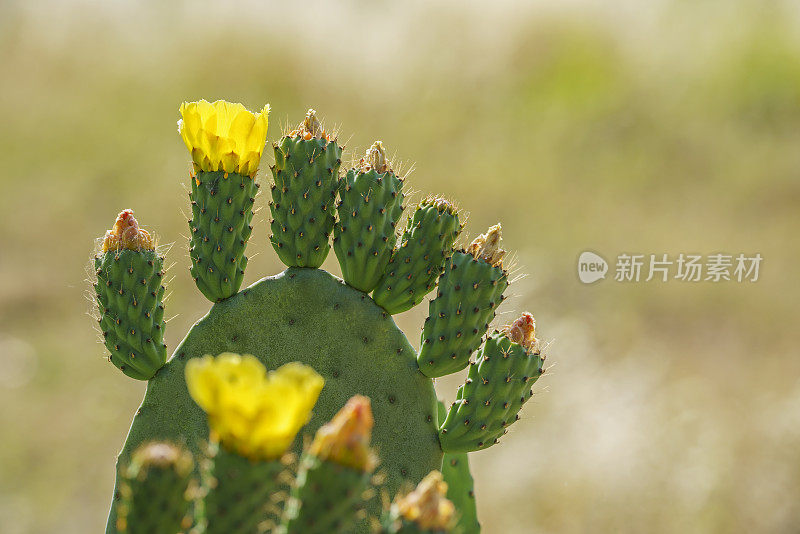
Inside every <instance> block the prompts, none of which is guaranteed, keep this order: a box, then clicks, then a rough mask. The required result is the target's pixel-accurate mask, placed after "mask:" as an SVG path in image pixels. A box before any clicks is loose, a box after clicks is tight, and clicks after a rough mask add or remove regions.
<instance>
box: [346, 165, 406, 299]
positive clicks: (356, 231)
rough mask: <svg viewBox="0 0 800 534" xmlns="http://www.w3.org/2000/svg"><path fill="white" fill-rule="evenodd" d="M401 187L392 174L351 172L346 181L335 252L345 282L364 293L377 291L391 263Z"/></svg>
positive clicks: (399, 211) (401, 202) (400, 207)
mask: <svg viewBox="0 0 800 534" xmlns="http://www.w3.org/2000/svg"><path fill="white" fill-rule="evenodd" d="M402 187H403V182H402V180H400V179H399V178H398V177H397V176H395V174H394V173H393V172H392V171H391V170H389V171H387V172H384V173H378V172H375V170H373V169H370V170H368V171H366V172H362V171H359V170H356V169H350V171H348V173H347V175H346V176H345V179H344V180H343V184H342V188H341V191H340V197H341V201H340V202H339V205H338V213H339V222H338V223H337V224H336V227H335V228H334V232H333V249H334V251H335V252H336V257H337V258H338V259H339V265H340V266H341V267H342V278H344V280H345V282H347V283H348V284H350V285H351V286H352V287H354V288H356V289H360V290H361V291H363V292H365V293H369V292H370V291H372V290H373V289H375V287H377V285H378V282H379V281H380V279H381V277H382V276H383V273H384V271H385V270H386V266H387V265H388V264H389V260H390V259H391V256H392V249H393V248H394V245H395V242H396V241H397V237H396V234H395V226H396V225H397V221H398V220H399V219H400V215H401V214H402V213H403V206H402V204H403V198H404V196H403V193H402V191H401V189H402Z"/></svg>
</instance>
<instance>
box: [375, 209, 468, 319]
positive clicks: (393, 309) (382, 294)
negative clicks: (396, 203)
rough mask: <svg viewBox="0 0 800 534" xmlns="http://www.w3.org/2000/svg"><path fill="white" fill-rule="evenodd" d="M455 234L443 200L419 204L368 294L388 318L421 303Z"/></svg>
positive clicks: (456, 229)
mask: <svg viewBox="0 0 800 534" xmlns="http://www.w3.org/2000/svg"><path fill="white" fill-rule="evenodd" d="M459 232H461V225H460V224H459V222H458V212H457V211H456V209H455V207H453V205H452V204H451V203H450V202H448V201H447V200H445V199H443V198H427V199H425V200H423V201H422V202H420V204H419V205H418V206H417V209H416V210H415V211H414V214H413V215H412V216H411V217H409V219H408V224H407V226H406V229H405V231H404V232H403V236H402V238H401V240H400V245H399V246H398V247H397V248H395V249H394V251H393V252H392V258H391V259H390V260H389V264H388V265H387V266H386V269H385V270H384V275H383V277H382V278H381V280H380V282H379V283H378V287H377V288H376V289H375V291H374V293H373V294H372V298H373V299H374V300H375V302H376V303H377V304H378V305H379V306H381V307H383V309H385V310H386V311H387V312H389V313H391V314H392V315H394V314H396V313H400V312H403V311H406V310H408V309H410V308H413V307H414V306H416V305H417V304H419V303H420V302H422V299H423V298H424V297H425V295H427V294H428V293H430V292H431V290H432V289H433V288H434V286H435V285H436V279H437V277H438V276H439V274H440V273H441V272H442V267H443V266H444V262H445V261H446V260H447V258H449V257H450V255H451V254H452V253H453V243H454V242H455V240H456V237H458V234H459Z"/></svg>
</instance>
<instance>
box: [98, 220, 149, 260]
mask: <svg viewBox="0 0 800 534" xmlns="http://www.w3.org/2000/svg"><path fill="white" fill-rule="evenodd" d="M121 249H127V250H154V249H155V244H154V243H153V238H152V237H151V236H150V234H149V233H148V232H147V230H142V229H141V228H139V223H138V222H137V221H136V218H135V217H134V216H133V210H122V211H121V212H120V213H119V215H117V220H116V221H115V222H114V227H113V228H112V229H111V230H108V231H107V232H106V235H105V236H104V237H103V252H108V251H109V250H121Z"/></svg>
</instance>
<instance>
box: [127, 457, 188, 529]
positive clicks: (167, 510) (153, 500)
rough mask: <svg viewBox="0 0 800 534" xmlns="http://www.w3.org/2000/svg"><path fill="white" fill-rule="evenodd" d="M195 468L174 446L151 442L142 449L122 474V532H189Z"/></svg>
mask: <svg viewBox="0 0 800 534" xmlns="http://www.w3.org/2000/svg"><path fill="white" fill-rule="evenodd" d="M193 468H194V462H193V461H192V456H191V455H190V454H189V453H188V452H187V451H186V450H184V449H182V448H179V447H177V446H175V445H172V444H168V443H148V444H145V445H143V446H142V447H140V448H139V449H138V450H137V451H136V452H135V453H134V455H133V460H132V461H131V463H130V465H129V466H128V468H127V469H125V470H124V474H123V475H122V476H123V479H122V480H123V482H122V485H121V488H120V495H121V499H120V502H119V506H118V516H117V517H118V519H117V530H118V531H119V533H120V534H153V533H155V532H164V533H170V534H174V533H177V532H184V531H185V530H186V529H188V528H189V527H190V526H191V499H190V495H189V490H190V484H191V482H192V472H193Z"/></svg>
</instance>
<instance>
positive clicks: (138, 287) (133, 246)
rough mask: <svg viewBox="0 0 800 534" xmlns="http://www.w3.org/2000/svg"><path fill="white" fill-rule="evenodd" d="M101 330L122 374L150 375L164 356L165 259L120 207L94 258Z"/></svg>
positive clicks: (112, 359)
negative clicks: (163, 300)
mask: <svg viewBox="0 0 800 534" xmlns="http://www.w3.org/2000/svg"><path fill="white" fill-rule="evenodd" d="M94 266H95V269H96V271H95V274H96V275H97V282H96V283H95V284H94V289H95V296H96V298H97V307H98V309H99V311H100V320H99V322H100V329H101V330H102V332H103V341H104V343H105V345H106V348H107V349H108V351H109V353H110V355H109V357H108V359H109V361H110V362H111V363H113V364H114V365H116V366H117V367H118V368H119V369H120V370H121V371H122V372H123V373H125V374H126V375H128V376H130V377H131V378H136V379H139V380H149V379H150V378H152V377H153V375H155V374H156V371H158V370H159V369H160V368H161V366H162V365H164V362H165V361H166V359H167V350H166V348H167V346H166V345H165V344H164V326H165V325H164V303H163V302H162V299H163V298H164V286H162V285H161V282H162V280H161V279H162V277H163V275H164V270H163V268H164V258H162V257H161V256H159V255H158V253H157V252H156V250H155V245H154V243H153V239H152V238H151V237H150V234H149V233H148V232H147V231H145V230H142V229H141V228H139V223H138V222H137V221H136V219H135V218H134V216H133V211H132V210H124V211H122V212H121V213H120V214H119V215H118V216H117V220H116V222H115V223H114V227H113V228H112V229H111V230H109V231H108V232H106V235H105V237H104V238H103V246H102V252H101V253H99V254H98V255H96V256H95V258H94Z"/></svg>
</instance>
